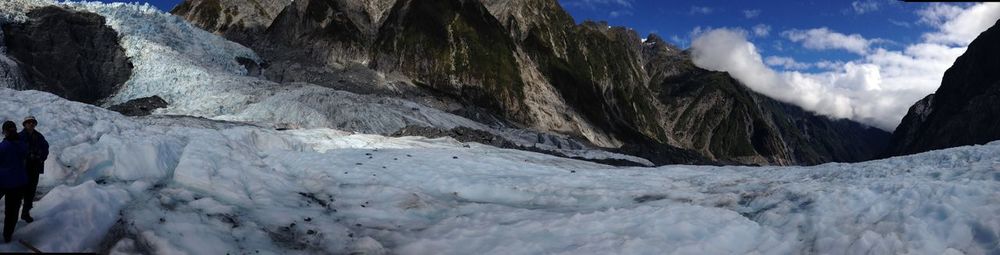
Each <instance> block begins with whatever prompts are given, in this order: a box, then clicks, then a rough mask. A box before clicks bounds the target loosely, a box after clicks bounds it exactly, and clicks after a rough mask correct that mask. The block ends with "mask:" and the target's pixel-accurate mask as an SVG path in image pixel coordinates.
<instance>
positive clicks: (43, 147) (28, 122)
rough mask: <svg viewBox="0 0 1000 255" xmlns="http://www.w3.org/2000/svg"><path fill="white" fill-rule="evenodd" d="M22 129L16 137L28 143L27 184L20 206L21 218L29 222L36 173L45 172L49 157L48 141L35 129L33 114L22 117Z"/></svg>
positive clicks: (36, 180) (33, 201)
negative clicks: (22, 202) (46, 160)
mask: <svg viewBox="0 0 1000 255" xmlns="http://www.w3.org/2000/svg"><path fill="white" fill-rule="evenodd" d="M21 125H23V126H24V129H23V130H21V133H20V134H18V138H20V139H21V141H24V143H25V144H27V145H28V161H27V162H25V164H26V165H25V168H26V169H27V170H28V185H27V186H25V187H24V204H22V206H21V208H22V209H23V210H22V211H21V219H23V220H24V221H27V222H28V223H31V222H32V221H35V219H34V218H31V208H32V207H33V205H34V203H35V192H36V191H37V190H38V175H40V174H43V173H45V159H47V158H48V157H49V142H48V141H46V140H45V136H43V135H42V133H39V132H38V131H37V130H35V126H38V120H35V116H28V117H27V118H24V122H23V123H21Z"/></svg>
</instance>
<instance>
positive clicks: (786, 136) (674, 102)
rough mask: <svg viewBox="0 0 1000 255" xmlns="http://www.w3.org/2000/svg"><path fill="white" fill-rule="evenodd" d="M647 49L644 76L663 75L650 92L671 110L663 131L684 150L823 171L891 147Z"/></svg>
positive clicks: (670, 53)
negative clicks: (650, 73)
mask: <svg viewBox="0 0 1000 255" xmlns="http://www.w3.org/2000/svg"><path fill="white" fill-rule="evenodd" d="M646 47H647V53H648V54H651V59H652V60H651V61H650V62H649V63H647V67H646V68H647V70H660V71H658V72H656V73H657V74H659V75H657V76H654V77H653V78H652V82H654V83H652V84H656V85H655V86H653V91H655V92H656V95H657V98H658V99H659V100H660V102H661V103H662V104H663V105H664V106H665V109H670V110H668V111H667V114H666V115H667V116H666V118H665V119H664V120H665V122H666V123H665V126H668V127H670V128H668V130H669V132H670V135H671V137H674V138H675V139H676V142H677V143H678V144H681V145H682V147H684V148H693V149H695V150H697V151H700V152H702V153H704V154H706V155H711V156H712V157H714V158H719V159H735V160H736V161H738V162H752V163H755V164H779V165H784V164H819V163H824V162H851V161H861V160H867V159H870V158H871V157H872V155H875V154H877V153H879V152H880V151H881V150H883V149H884V146H885V144H886V142H887V139H888V135H887V133H886V132H885V131H882V130H879V129H876V128H872V127H866V126H863V125H861V124H858V123H855V122H852V121H847V120H830V119H828V118H826V117H822V116H817V115H815V114H813V113H809V112H807V111H805V110H803V109H802V108H800V107H797V106H794V105H790V104H786V103H782V102H779V101H777V100H774V99H771V98H769V97H767V96H764V95H762V94H760V93H757V92H754V91H752V90H750V89H749V88H748V87H746V86H744V85H742V84H740V83H739V82H738V81H737V80H736V79H734V78H732V77H731V76H729V75H728V74H726V73H723V72H712V71H708V70H704V69H701V68H698V67H696V66H694V64H693V63H692V62H691V59H690V56H689V55H688V53H687V52H681V51H679V50H678V49H676V48H673V47H672V46H670V45H668V44H666V43H665V42H663V41H662V39H660V38H659V37H650V38H648V39H647V40H646ZM654 52H659V53H658V54H653V53H654Z"/></svg>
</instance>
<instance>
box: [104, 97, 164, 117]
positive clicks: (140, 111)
mask: <svg viewBox="0 0 1000 255" xmlns="http://www.w3.org/2000/svg"><path fill="white" fill-rule="evenodd" d="M167 106H168V104H167V101H165V100H163V98H160V97H159V96H152V97H144V98H136V99H132V100H129V101H128V102H125V103H122V104H118V105H112V106H111V107H108V110H112V111H116V112H118V113H121V114H122V115H125V116H148V115H150V114H153V111H155V110H156V109H160V108H166V107H167Z"/></svg>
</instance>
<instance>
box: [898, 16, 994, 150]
mask: <svg viewBox="0 0 1000 255" xmlns="http://www.w3.org/2000/svg"><path fill="white" fill-rule="evenodd" d="M998 45H1000V22H998V23H997V24H996V25H994V26H993V27H992V28H990V29H989V30H986V32H983V33H982V34H980V35H979V37H978V38H976V40H974V41H973V42H972V43H971V44H969V48H968V50H966V52H965V54H963V55H962V56H961V57H959V58H958V60H956V61H955V64H954V65H953V66H952V67H951V68H949V69H948V71H947V72H945V73H944V79H943V80H942V82H941V87H940V88H938V90H937V92H935V93H934V94H932V95H929V96H927V97H926V98H924V99H922V100H920V101H919V102H917V103H916V104H914V105H913V106H912V107H910V111H909V112H908V113H907V114H906V117H904V118H903V121H902V123H900V125H899V127H898V128H896V131H895V132H894V133H893V135H892V140H891V143H890V145H889V148H888V150H887V151H886V152H885V156H896V155H908V154H914V153H920V152H925V151H930V150H937V149H943V148H951V147H958V146H964V145H972V144H985V143H988V142H991V141H995V140H1000V104H997V102H1000V73H998V72H997V69H998V68H1000V58H998V56H1000V47H998Z"/></svg>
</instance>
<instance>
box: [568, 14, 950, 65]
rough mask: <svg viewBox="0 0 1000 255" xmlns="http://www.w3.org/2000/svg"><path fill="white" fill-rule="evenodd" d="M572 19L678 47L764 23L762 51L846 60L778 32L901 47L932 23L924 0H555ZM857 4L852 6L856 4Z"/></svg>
mask: <svg viewBox="0 0 1000 255" xmlns="http://www.w3.org/2000/svg"><path fill="white" fill-rule="evenodd" d="M560 3H562V5H563V6H564V7H565V8H566V9H567V11H569V12H570V13H571V14H572V15H573V17H575V18H576V19H577V22H582V21H583V20H606V21H608V23H609V24H610V25H615V26H627V27H631V28H634V29H636V31H637V32H639V33H640V34H643V35H646V34H649V33H656V34H659V35H660V36H662V37H664V38H666V39H667V40H668V41H671V42H672V43H675V44H678V45H679V46H682V47H687V46H690V39H691V38H690V35H691V32H692V31H693V30H694V29H695V28H698V27H701V28H724V27H727V28H743V29H746V30H747V31H753V29H754V26H758V25H764V26H765V27H769V28H770V30H769V31H768V32H769V33H768V35H767V36H752V38H750V39H751V41H752V42H754V43H755V44H756V45H757V47H758V48H759V50H760V51H761V53H762V54H764V55H771V54H775V55H789V56H794V57H795V59H796V60H798V61H805V62H816V61H821V60H830V61H836V60H841V61H844V60H849V59H853V58H856V57H857V55H856V54H852V53H850V52H846V51H822V52H820V51H812V50H805V49H802V48H801V47H798V45H797V44H795V43H793V42H790V41H789V40H787V38H784V37H783V36H782V35H781V33H782V32H783V31H788V30H792V29H812V28H822V27H826V28H829V29H830V30H832V31H837V32H840V33H844V34H858V35H861V36H863V37H866V38H881V39H884V41H880V42H879V46H881V47H884V48H886V49H901V48H903V47H905V46H906V45H908V44H913V43H915V42H917V41H919V40H920V39H921V38H920V37H921V35H922V34H923V33H925V32H928V31H930V30H932V29H933V27H931V26H929V25H925V24H920V23H919V22H917V21H918V20H919V19H920V17H919V15H918V14H917V11H918V10H920V9H922V8H925V7H926V6H927V4H924V3H903V2H897V1H894V0H873V1H830V0H826V1H735V0H671V1H660V0H560ZM855 7H857V8H855Z"/></svg>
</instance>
